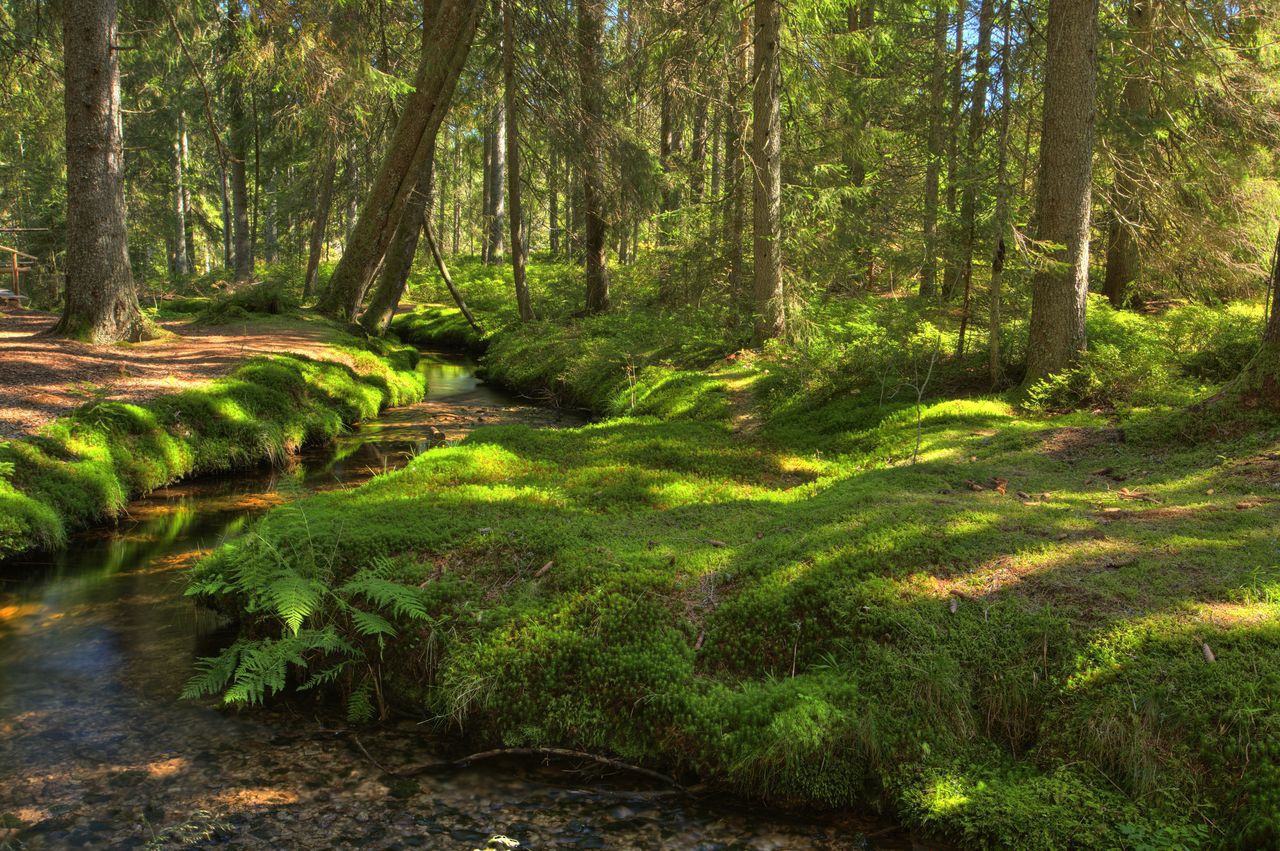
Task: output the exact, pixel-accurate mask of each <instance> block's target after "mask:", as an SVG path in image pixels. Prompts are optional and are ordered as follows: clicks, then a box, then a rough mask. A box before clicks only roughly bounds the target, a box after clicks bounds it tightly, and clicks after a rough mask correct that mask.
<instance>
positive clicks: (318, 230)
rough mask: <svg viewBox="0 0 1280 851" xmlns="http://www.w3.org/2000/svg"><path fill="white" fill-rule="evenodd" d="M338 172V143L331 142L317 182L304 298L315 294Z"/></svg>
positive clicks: (304, 282) (303, 286) (303, 290)
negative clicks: (335, 177) (317, 273)
mask: <svg viewBox="0 0 1280 851" xmlns="http://www.w3.org/2000/svg"><path fill="white" fill-rule="evenodd" d="M337 170H338V152H337V142H336V141H331V142H330V143H329V145H328V152H327V154H326V157H325V161H324V166H323V169H322V171H321V172H320V174H319V176H318V178H317V180H316V206H315V212H314V215H312V217H311V241H310V245H309V246H308V252H307V274H306V277H305V278H304V280H303V284H302V297H303V298H304V299H307V298H310V297H311V294H312V293H313V292H315V284H316V271H317V270H318V269H319V268H320V253H321V251H322V250H323V249H324V243H325V235H326V234H327V233H328V232H329V211H330V210H331V209H332V208H333V177H334V174H335V172H337Z"/></svg>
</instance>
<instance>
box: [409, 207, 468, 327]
mask: <svg viewBox="0 0 1280 851" xmlns="http://www.w3.org/2000/svg"><path fill="white" fill-rule="evenodd" d="M423 231H424V232H425V233H426V236H427V246H428V247H429V248H430V249H431V256H432V258H433V259H434V260H435V261H436V268H437V269H438V270H439V271H440V277H441V278H443V279H444V285H445V286H446V287H448V288H449V295H451V296H453V303H454V304H456V305H458V310H460V311H462V315H463V317H464V318H465V319H466V320H467V324H468V325H470V326H471V327H472V328H474V329H476V330H477V331H479V330H481V329H480V323H479V322H476V318H475V316H473V315H472V314H471V310H470V308H468V307H467V302H466V301H465V300H464V299H463V298H462V293H461V292H459V291H458V288H457V286H455V285H454V283H453V276H452V275H450V274H449V267H448V266H446V265H445V263H444V257H442V256H441V255H440V246H439V245H438V244H437V243H436V238H435V235H434V234H432V233H431V223H430V222H427V223H426V225H425V226H424V228H423Z"/></svg>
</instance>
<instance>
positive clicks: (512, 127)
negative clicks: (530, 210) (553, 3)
mask: <svg viewBox="0 0 1280 851" xmlns="http://www.w3.org/2000/svg"><path fill="white" fill-rule="evenodd" d="M515 14H516V13H515V0H502V96H503V105H504V107H505V115H506V120H507V127H506V140H507V175H508V179H509V181H510V186H509V188H508V189H507V195H508V196H509V197H510V199H511V216H510V218H511V275H512V278H513V279H514V281H515V288H516V307H517V309H518V310H519V312H520V319H521V320H523V321H525V322H528V321H529V320H531V319H533V303H532V302H531V301H530V300H529V282H528V281H527V280H526V278H525V268H524V267H525V254H524V251H525V234H524V209H523V207H522V206H521V198H520V124H519V115H518V113H517V111H516V110H517V109H518V107H519V103H518V101H517V98H516V73H515V64H516V61H515V53H516V48H515Z"/></svg>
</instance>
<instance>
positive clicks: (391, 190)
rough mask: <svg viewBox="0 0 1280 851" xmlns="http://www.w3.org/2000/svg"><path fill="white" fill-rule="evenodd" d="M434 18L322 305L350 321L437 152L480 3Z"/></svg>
mask: <svg viewBox="0 0 1280 851" xmlns="http://www.w3.org/2000/svg"><path fill="white" fill-rule="evenodd" d="M432 6H433V7H434V8H433V11H434V12H435V14H434V15H433V16H430V17H429V18H428V19H429V20H430V21H431V30H430V33H429V34H428V36H427V38H428V39H429V40H430V45H431V49H429V50H428V51H426V57H425V58H424V60H423V62H422V65H421V66H420V67H419V69H418V73H417V75H416V77H415V79H414V89H413V92H412V93H411V94H410V95H409V97H408V99H407V100H406V103H405V107H404V109H403V110H402V112H401V114H400V120H399V121H398V122H397V123H396V129H395V131H394V132H393V133H392V137H391V143H390V145H389V146H388V149H387V153H386V156H385V157H384V158H383V160H382V164H381V165H380V166H379V168H378V173H377V176H376V177H375V178H374V180H373V185H372V186H371V187H370V189H369V193H368V197H367V198H366V200H365V203H364V207H363V209H362V210H361V213H360V217H359V220H358V222H357V224H356V227H355V231H354V232H353V233H352V236H351V240H350V241H349V244H348V245H347V250H346V251H345V252H343V255H342V259H341V260H339V261H338V265H337V267H336V268H335V269H334V270H333V276H332V277H331V278H330V279H329V287H328V289H327V290H326V291H325V294H324V297H323V298H322V299H321V300H320V305H319V307H320V309H321V311H322V312H324V313H327V314H329V315H330V316H334V317H337V318H341V319H348V320H349V319H351V318H352V317H354V316H355V314H356V312H357V311H358V310H359V306H360V298H361V296H362V295H363V293H364V292H365V290H366V289H367V287H368V283H369V281H371V280H372V278H373V275H374V274H375V272H376V270H377V268H378V264H379V263H380V262H381V261H382V257H383V254H385V252H386V250H387V246H388V244H390V242H391V238H392V237H393V236H394V234H395V229H396V227H397V226H398V225H399V223H400V218H401V214H402V213H403V212H404V207H405V204H406V203H407V202H408V200H409V196H410V195H411V194H412V193H413V190H414V189H415V188H416V186H417V180H418V177H419V176H420V174H421V171H422V164H423V162H424V161H425V160H426V158H427V157H428V156H429V155H430V153H431V152H432V151H433V150H434V148H435V141H436V133H437V132H438V131H439V129H440V124H441V122H442V121H443V120H444V115H445V113H446V112H447V111H448V106H449V102H450V101H451V100H452V98H453V90H454V87H455V85H456V83H457V80H458V74H459V72H460V71H461V69H462V66H463V65H464V64H465V62H466V58H467V53H468V51H469V50H470V48H471V41H472V38H473V36H474V35H475V28H476V19H477V17H478V14H479V10H480V6H481V3H480V0H434V2H433V3H432Z"/></svg>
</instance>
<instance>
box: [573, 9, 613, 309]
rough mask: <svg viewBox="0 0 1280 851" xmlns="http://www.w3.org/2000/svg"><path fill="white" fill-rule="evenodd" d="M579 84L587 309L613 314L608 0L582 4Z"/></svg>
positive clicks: (580, 12) (579, 42)
mask: <svg viewBox="0 0 1280 851" xmlns="http://www.w3.org/2000/svg"><path fill="white" fill-rule="evenodd" d="M577 6H578V82H579V85H580V86H581V89H582V212H583V218H584V219H585V222H584V228H583V231H584V234H583V252H584V254H585V255H586V258H585V260H586V262H585V266H586V278H587V292H586V310H587V313H602V312H604V311H606V310H608V309H609V265H608V257H607V254H606V252H607V236H608V234H607V231H608V225H607V222H606V219H605V212H604V203H605V197H606V194H605V193H606V189H605V171H604V162H605V154H606V152H605V150H604V147H605V141H604V81H603V80H602V78H601V77H602V74H603V65H604V0H578V3H577Z"/></svg>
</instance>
